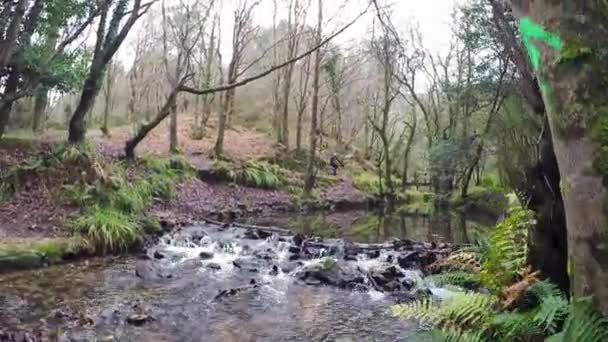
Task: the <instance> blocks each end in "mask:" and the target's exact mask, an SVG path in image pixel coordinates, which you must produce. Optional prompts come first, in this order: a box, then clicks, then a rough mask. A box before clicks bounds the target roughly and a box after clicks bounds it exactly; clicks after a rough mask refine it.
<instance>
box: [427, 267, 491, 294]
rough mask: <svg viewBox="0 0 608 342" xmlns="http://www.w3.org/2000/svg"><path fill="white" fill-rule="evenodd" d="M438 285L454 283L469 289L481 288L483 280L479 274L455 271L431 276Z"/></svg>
mask: <svg viewBox="0 0 608 342" xmlns="http://www.w3.org/2000/svg"><path fill="white" fill-rule="evenodd" d="M429 280H431V281H432V282H433V283H434V284H435V285H436V286H440V287H443V286H446V285H453V286H458V287H461V288H463V289H467V290H475V289H479V287H480V286H481V282H480V280H479V276H478V275H477V274H475V273H469V272H462V271H454V272H447V273H441V274H434V275H431V276H429Z"/></svg>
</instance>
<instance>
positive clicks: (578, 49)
mask: <svg viewBox="0 0 608 342" xmlns="http://www.w3.org/2000/svg"><path fill="white" fill-rule="evenodd" d="M592 54H593V50H592V49H591V48H590V47H588V46H586V45H585V44H584V43H583V42H582V41H580V40H571V41H566V43H565V44H564V46H563V48H562V49H561V50H560V51H559V56H558V58H557V61H556V63H558V64H565V63H570V62H574V61H577V60H580V59H582V58H585V57H588V56H590V55H592Z"/></svg>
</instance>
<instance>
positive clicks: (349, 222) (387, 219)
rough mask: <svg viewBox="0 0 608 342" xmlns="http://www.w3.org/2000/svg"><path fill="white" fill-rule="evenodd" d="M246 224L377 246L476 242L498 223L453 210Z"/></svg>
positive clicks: (320, 215)
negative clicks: (399, 242) (401, 241)
mask: <svg viewBox="0 0 608 342" xmlns="http://www.w3.org/2000/svg"><path fill="white" fill-rule="evenodd" d="M241 221H242V222H244V223H249V224H258V225H266V226H268V225H274V226H278V227H286V228H289V229H291V230H292V231H295V232H301V233H304V234H306V235H316V236H323V237H331V238H344V239H346V240H349V241H353V242H362V243H377V242H384V241H388V240H391V239H394V238H400V239H410V240H413V241H435V242H450V243H456V244H468V243H472V242H474V241H475V240H476V239H477V238H478V237H479V236H480V235H481V234H484V233H485V232H486V231H487V230H488V229H489V228H490V227H492V226H493V225H494V223H495V222H496V219H495V218H492V217H487V216H482V215H477V216H474V215H465V214H464V213H461V212H454V211H436V212H434V213H432V214H403V215H398V214H394V215H382V214H378V213H375V212H369V211H348V212H332V213H314V214H294V215H291V216H274V217H272V216H271V217H250V218H245V219H242V220H241Z"/></svg>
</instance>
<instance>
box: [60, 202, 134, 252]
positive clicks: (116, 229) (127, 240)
mask: <svg viewBox="0 0 608 342" xmlns="http://www.w3.org/2000/svg"><path fill="white" fill-rule="evenodd" d="M70 228H71V229H72V230H73V231H74V232H76V233H80V234H82V235H84V236H86V238H87V240H88V241H89V242H90V243H91V244H92V245H93V246H94V247H95V249H96V250H98V251H99V250H101V251H103V252H104V253H106V252H108V251H126V250H128V249H129V248H131V247H133V246H135V245H137V244H139V243H140V242H141V241H142V230H141V229H140V228H139V224H138V222H137V221H136V220H135V218H134V217H133V216H131V215H129V214H126V213H124V212H121V211H120V210H118V209H116V208H111V207H110V208H109V207H99V206H95V207H93V208H90V209H88V210H87V211H86V212H85V214H84V215H83V216H81V217H79V218H76V219H74V220H73V221H72V222H71V224H70Z"/></svg>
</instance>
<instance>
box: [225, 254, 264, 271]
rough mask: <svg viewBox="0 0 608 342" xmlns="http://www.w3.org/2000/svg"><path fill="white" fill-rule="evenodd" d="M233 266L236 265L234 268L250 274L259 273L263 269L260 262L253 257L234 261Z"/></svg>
mask: <svg viewBox="0 0 608 342" xmlns="http://www.w3.org/2000/svg"><path fill="white" fill-rule="evenodd" d="M232 264H233V265H234V267H236V268H238V269H240V270H243V271H248V272H252V273H258V272H259V270H260V268H261V264H260V262H259V260H258V259H254V258H252V257H244V258H238V259H236V260H234V261H233V262H232Z"/></svg>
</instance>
